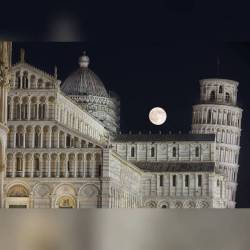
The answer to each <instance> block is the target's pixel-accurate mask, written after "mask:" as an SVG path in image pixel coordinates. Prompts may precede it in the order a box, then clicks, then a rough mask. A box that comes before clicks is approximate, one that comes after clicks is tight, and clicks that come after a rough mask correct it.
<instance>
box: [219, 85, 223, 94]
mask: <svg viewBox="0 0 250 250" xmlns="http://www.w3.org/2000/svg"><path fill="white" fill-rule="evenodd" d="M219 93H220V94H222V93H223V88H222V86H220V87H219Z"/></svg>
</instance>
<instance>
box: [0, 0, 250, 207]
mask: <svg viewBox="0 0 250 250" xmlns="http://www.w3.org/2000/svg"><path fill="white" fill-rule="evenodd" d="M134 2H135V1H134ZM134 2H130V1H126V4H123V3H121V1H116V2H109V1H102V2H101V3H96V2H95V1H89V2H88V3H86V2H83V1H82V2H81V3H80V2H79V3H77V2H76V3H75V2H71V4H70V6H68V5H64V4H63V3H60V4H56V3H54V2H53V3H50V4H49V5H46V4H45V3H42V2H41V4H40V3H39V2H34V3H33V5H34V4H35V5H34V6H32V5H26V4H25V3H23V2H22V3H19V4H20V6H19V4H18V3H17V5H16V6H15V7H16V8H14V9H13V8H12V15H11V16H10V15H9V13H8V12H6V13H5V12H4V13H3V14H2V16H1V17H0V30H1V36H2V37H5V38H10V39H14V40H16V41H19V42H17V43H14V58H13V61H14V62H15V61H16V60H17V54H18V50H19V48H20V47H24V48H25V49H26V60H27V61H28V62H29V63H31V64H33V65H35V66H37V67H39V68H41V69H43V70H45V71H48V72H50V73H53V67H54V65H55V64H56V65H57V66H58V70H59V78H60V79H62V80H64V79H65V77H66V76H68V75H69V74H70V73H71V72H72V71H73V70H75V69H76V68H77V67H78V64H77V61H78V57H79V56H80V55H81V52H82V51H83V50H86V51H87V54H88V55H89V56H90V59H91V63H90V68H91V69H92V70H93V71H94V72H96V73H97V75H98V76H99V77H100V78H101V79H102V80H103V82H104V84H105V86H106V88H107V89H109V90H113V91H115V92H116V93H117V94H118V95H119V96H120V98H121V128H122V131H123V132H128V131H129V130H131V131H132V132H134V133H136V132H138V131H139V130H141V131H148V130H151V131H154V132H157V130H158V127H157V128H155V127H153V126H152V125H151V124H150V123H149V121H148V117H147V115H148V111H149V110H150V108H152V107H154V106H162V107H163V108H165V109H166V110H167V113H168V119H167V122H166V124H165V125H163V126H162V127H160V129H161V130H162V131H163V132H168V131H169V130H171V131H173V132H178V131H179V130H182V131H183V132H188V131H189V130H190V127H191V114H192V105H193V104H195V103H198V101H199V83H198V80H199V79H202V78H207V77H218V76H217V71H216V58H217V57H218V56H219V58H220V62H221V67H220V74H219V77H221V78H228V79H233V80H237V81H239V82H240V85H239V94H238V104H239V106H240V107H242V108H243V109H244V113H243V122H242V138H241V146H242V149H241V154H240V171H239V175H238V182H239V186H238V192H237V202H238V207H250V192H249V190H250V167H249V166H248V154H249V153H250V149H249V146H250V143H249V140H250V111H249V104H250V100H249V90H250V88H249V85H250V43H249V40H250V15H249V9H250V6H248V4H247V3H241V1H237V3H236V1H234V3H233V2H230V1H224V0H223V1H212V0H210V1H188V0H181V1H178V0H175V1H152V2H151V3H147V2H146V1H145V2H143V3H139V2H137V3H134ZM21 4H22V5H21ZM2 20H5V22H3V21H2ZM6 20H7V22H6ZM1 36H0V38H1ZM21 41H26V42H21ZM27 41H30V42H27ZM44 41H47V42H46V43H44ZM48 41H58V42H59V41H64V43H49V42H48ZM41 42H43V43H41ZM65 42H67V43H65ZM69 42H70V43H69Z"/></svg>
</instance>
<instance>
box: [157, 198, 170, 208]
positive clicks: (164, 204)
mask: <svg viewBox="0 0 250 250" xmlns="http://www.w3.org/2000/svg"><path fill="white" fill-rule="evenodd" d="M158 208H170V204H169V202H168V201H165V200H163V201H159V202H158Z"/></svg>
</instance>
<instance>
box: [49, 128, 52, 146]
mask: <svg viewBox="0 0 250 250" xmlns="http://www.w3.org/2000/svg"><path fill="white" fill-rule="evenodd" d="M48 134H49V136H48V137H49V145H48V146H49V148H51V140H52V136H51V134H52V128H51V127H49V131H48Z"/></svg>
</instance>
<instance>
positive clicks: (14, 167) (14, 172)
mask: <svg viewBox="0 0 250 250" xmlns="http://www.w3.org/2000/svg"><path fill="white" fill-rule="evenodd" d="M12 162H13V166H12V177H15V176H16V155H15V154H14V155H13V161H12Z"/></svg>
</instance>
